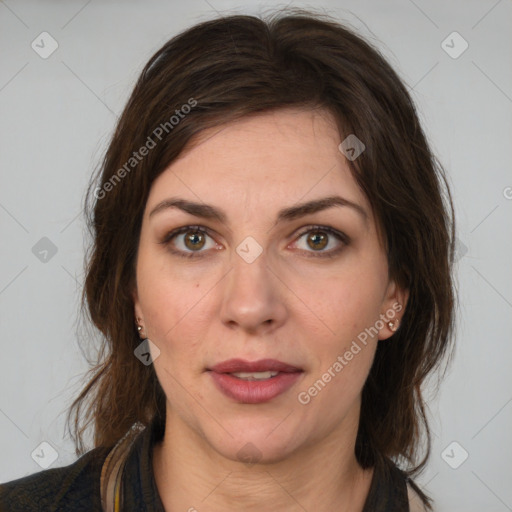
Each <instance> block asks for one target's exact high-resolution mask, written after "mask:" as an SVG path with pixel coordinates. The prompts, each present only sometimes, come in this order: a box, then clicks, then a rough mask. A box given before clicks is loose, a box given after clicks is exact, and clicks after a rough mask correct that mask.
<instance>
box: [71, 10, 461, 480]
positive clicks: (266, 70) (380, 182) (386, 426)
mask: <svg viewBox="0 0 512 512" xmlns="http://www.w3.org/2000/svg"><path fill="white" fill-rule="evenodd" d="M185 106H188V107H187V108H185ZM189 107H190V108H189ZM285 107H305V108H323V109H327V110H328V111H330V112H331V113H332V114H333V115H334V117H335V119H336V121H337V123H338V124H339V129H340V137H341V138H340V141H341V140H343V138H344V137H346V136H347V135H348V134H352V133H353V134H355V135H356V136H357V137H358V138H359V139H360V140H362V141H363V142H364V144H365V146H366V150H365V151H364V152H363V153H362V154H361V155H360V156H359V157H358V158H357V159H356V160H354V161H353V162H349V164H350V166H351V171H352V173H353V176H354V178H355V179H356V181H357V183H358V184H359V186H360V187H361V189H362V190H363V191H364V193H365V194H366V196H367V197H368V199H369V202H370V204H371V205H372V208H373V211H374V214H375V218H376V219H377V223H378V228H379V230H380V232H381V233H382V234H383V239H384V242H385V247H386V250H387V255H388V262H389V273H390V277H392V278H393V279H395V280H396V282H397V283H398V284H399V285H401V286H403V287H405V288H408V289H409V292H410V296H409V301H408V304H407V308H406V310H405V313H404V316H403V319H402V323H401V326H400V328H399V330H398V331H397V332H396V333H395V334H394V335H393V336H392V338H391V339H390V340H388V341H387V342H385V343H379V344H378V348H377V352H376V355H375V360H374V364H373V366H372V368H371V371H370V374H369V377H368V379H367V382H366V384H365V386H364V389H363V393H362V406H361V416H360V425H359V432H358V436H357V441H356V455H357V458H358V460H359V462H360V464H361V465H362V466H363V467H369V466H372V465H374V464H375V461H376V458H377V457H382V456H385V457H393V458H395V459H396V460H398V459H401V460H402V462H404V463H406V464H407V465H408V466H409V474H413V473H414V472H417V471H419V469H421V468H422V467H423V466H424V464H425V463H426V460H427V457H428V455H429V451H430V432H429V429H428V424H427V418H426V414H425V402H424V399H423V398H422V394H421V385H422V383H423V381H424V380H425V378H426V376H427V375H428V374H429V373H430V372H431V371H432V370H433V369H434V368H436V367H438V366H439V363H440V362H441V361H442V360H443V356H444V355H445V354H446V353H447V351H448V349H449V348H450V345H451V340H452V337H453V336H452V332H453V309H454V292H453V285H452V272H451V269H452V265H453V240H454V222H453V205H452V200H451V196H450V193H449V188H448V185H447V183H446V178H445V176H444V172H443V170H442V168H441V166H440V165H439V164H438V162H437V161H436V159H435V157H434V156H433V155H432V153H431V151H430V148H429V146H428V143H427V141H426V138H425V135H424V133H423V131H422V128H421V127H420V124H419V120H418V116H417V114H416V111H415V107H414V105H413V103H412V100H411V98H410V96H409V94H408V92H407V90H406V88H405V86H404V85H403V83H402V82H401V80H400V79H399V77H398V76H397V74H396V73H395V72H394V71H393V69H392V68H391V67H390V65H389V64H388V63H387V62H386V61H385V59H384V58H383V57H382V56H381V55H380V53H379V52H378V51H377V50H376V49H374V48H373V47H372V46H370V45H369V44H368V43H367V42H365V41H364V40H362V39H361V38H360V37H359V36H357V35H355V33H353V32H352V31H351V30H349V29H347V28H345V27H344V26H342V25H340V24H338V23H336V22H335V21H333V20H332V19H330V18H326V17H325V16H319V15H316V14H311V13H309V12H304V11H296V10H295V11H293V12H291V13H290V11H288V12H285V13H277V15H273V16H272V17H270V18H268V20H267V21H263V20H261V19H259V18H256V17H252V16H239V15H237V16H230V17H224V18H219V19H215V20H212V21H207V22H203V23H201V24H199V25H196V26H194V27H192V28H190V29H188V30H186V31H185V32H183V33H181V34H180V35H178V36H176V37H175V38H173V39H171V40H170V41H169V42H167V43H166V44H165V45H164V46H163V47H162V48H161V49H160V50H159V51H158V52H157V53H156V54H155V55H154V56H153V57H152V58H151V59H150V61H149V62H148V63H147V65H146V66H145V67H144V69H143V71H142V74H141V76H140V78H139V79H138V81H137V83H136V85H135V88H134V91H133V93H132V95H131V97H130V99H129V101H128V104H127V106H126V108H125V109H124V112H123V113H122V115H121V117H120V119H119V122H118V124H117V127H116V130H115V133H114V135H113V137H112V140H111V143H110V146H109V148H108V150H107V152H106V155H105V158H104V160H103V162H102V166H101V168H100V169H99V173H98V178H99V182H97V183H99V184H95V183H94V182H92V183H91V186H90V187H89V190H88V193H87V197H86V201H85V209H86V214H87V219H88V225H89V228H90V230H91V234H92V236H93V242H94V243H93V246H92V251H91V252H90V255H88V256H87V262H88V263H87V269H86V273H87V274H86V281H85V287H84V293H83V305H84V307H85V305H87V306H88V312H89V314H90V318H91V320H92V322H93V323H94V325H95V326H96V327H97V328H98V329H99V330H100V331H101V333H102V334H103V339H104V341H103V345H102V347H101V352H100V357H99V361H98V364H97V365H95V366H94V367H93V368H92V369H91V370H89V371H90V372H91V378H90V380H89V382H88V384H87V385H86V387H85V388H84V389H83V391H82V392H81V394H80V395H79V396H78V398H77V399H76V400H75V401H74V402H73V404H72V406H71V409H70V411H69V416H68V422H69V418H70V416H71V413H72V411H75V421H74V435H73V434H72V437H73V439H74V440H75V443H76V445H77V454H82V453H83V450H84V448H83V442H82V435H83V432H84V431H85V429H86V428H87V426H88V425H89V424H90V423H91V421H93V424H94V445H95V446H96V447H98V446H111V445H113V444H114V443H115V442H116V441H117V440H119V439H120V438H121V437H122V436H123V435H124V434H125V433H126V432H127V431H128V430H129V429H130V427H131V426H132V425H133V424H134V423H136V422H141V423H142V424H144V425H147V424H148V423H149V422H151V420H152V419H153V418H154V417H155V415H159V416H160V417H161V418H165V400H166V399H165V395H164V393H163V390H162V388H161V387H160V384H159V382H158V380H157V377H156V374H155V371H154V369H153V366H152V365H150V366H145V365H144V364H141V362H140V361H139V360H138V359H137V358H136V357H134V353H133V351H134V349H135V347H136V346H137V345H138V344H139V343H140V340H139V337H138V334H137V331H136V329H135V323H134V307H133V300H132V295H131V291H132V290H133V287H134V284H135V261H136V254H137V247H138V242H139V235H140V229H141V222H142V215H143V212H144V208H145V205H146V200H147V197H148V193H149V190H150V187H151V184H152V183H153V182H154V180H155V179H156V178H157V176H158V175H159V174H160V173H162V172H163V171H164V170H165V169H166V168H167V167H168V166H169V164H170V163H171V162H172V161H173V160H174V159H176V158H177V157H178V155H180V153H181V152H182V151H183V150H184V148H185V146H186V145H187V144H189V143H190V142H191V141H192V140H193V137H194V136H197V135H198V134H199V133H200V132H202V131H203V130H205V129H206V128H210V127H214V126H220V125H222V124H224V123H227V122H229V121H232V120H235V119H238V118H241V117H244V116H248V115H251V114H255V113H258V112H265V111H270V110H275V109H280V108H285ZM173 116H174V118H173ZM158 128H160V131H158ZM156 134H159V135H160V138H159V137H158V136H157V135H156ZM150 139H151V141H152V142H153V143H154V146H153V145H152V144H150ZM157 139H158V140H157ZM160 139H161V140H160ZM143 146H146V148H148V147H149V146H151V148H150V150H149V151H144V152H143V151H142V150H140V151H139V149H140V148H142V147H143ZM134 152H137V155H138V156H137V157H135V156H134ZM139 153H140V154H139ZM142 153H144V154H145V156H143V157H142V156H141V155H142ZM122 169H124V172H123V171H122ZM86 399H88V407H87V409H86V411H85V417H84V421H83V425H81V426H80V423H81V416H80V412H81V410H82V407H83V406H84V405H85V403H86V402H87V400H86ZM85 420H87V421H85ZM424 434H426V440H427V443H426V449H425V454H424V457H423V459H422V460H421V461H420V462H419V463H418V461H417V456H418V451H419V446H420V444H421V442H420V441H422V436H423V435H424Z"/></svg>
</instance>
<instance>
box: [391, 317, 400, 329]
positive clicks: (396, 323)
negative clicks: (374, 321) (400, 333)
mask: <svg viewBox="0 0 512 512" xmlns="http://www.w3.org/2000/svg"><path fill="white" fill-rule="evenodd" d="M399 324H400V321H399V320H398V318H397V319H396V320H390V321H389V322H388V327H389V328H390V330H392V331H393V332H396V331H397V330H398V326H399Z"/></svg>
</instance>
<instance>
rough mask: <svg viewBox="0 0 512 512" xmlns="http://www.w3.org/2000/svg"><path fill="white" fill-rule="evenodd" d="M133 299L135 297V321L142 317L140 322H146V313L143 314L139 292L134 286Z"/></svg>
mask: <svg viewBox="0 0 512 512" xmlns="http://www.w3.org/2000/svg"><path fill="white" fill-rule="evenodd" d="M132 299H133V312H134V315H135V318H134V321H137V319H140V323H141V324H142V325H143V324H144V315H143V314H142V309H141V307H140V302H139V293H138V291H137V287H136V286H134V287H133V289H132Z"/></svg>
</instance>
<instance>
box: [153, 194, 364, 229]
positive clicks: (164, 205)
mask: <svg viewBox="0 0 512 512" xmlns="http://www.w3.org/2000/svg"><path fill="white" fill-rule="evenodd" d="M334 206H345V207H348V208H351V209H352V210H354V211H355V212H357V213H358V214H359V215H360V216H361V217H362V218H363V220H364V222H365V223H367V222H368V213H367V212H366V210H365V209H364V208H363V207H362V206H360V205H359V204H357V203H354V202H352V201H349V200H348V199H345V198H343V197H340V196H329V197H324V198H321V199H314V200H312V201H308V202H306V203H301V204H298V205H295V206H290V207H288V208H283V209H282V210H280V211H279V213H278V214H277V220H276V224H279V223H280V222H283V221H291V220H294V219H298V218H300V217H304V216H305V215H310V214H312V213H316V212H319V211H322V210H326V209H328V208H332V207H334ZM169 208H177V209H179V210H182V211H184V212H186V213H189V214H191V215H194V216H195V217H201V218H203V219H211V220H217V221H219V222H221V223H222V224H227V215H226V214H225V212H224V211H222V210H220V209H218V208H215V207H214V206H211V205H208V204H204V203H195V202H193V201H189V200H187V199H180V198H169V199H164V200H163V201H161V202H160V203H158V204H157V205H156V206H155V207H154V208H153V209H152V210H151V212H150V214H149V217H152V216H153V215H155V214H157V213H159V212H162V211H165V210H167V209H169Z"/></svg>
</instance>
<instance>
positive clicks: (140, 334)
mask: <svg viewBox="0 0 512 512" xmlns="http://www.w3.org/2000/svg"><path fill="white" fill-rule="evenodd" d="M140 321H141V320H140V318H137V322H136V325H137V331H138V333H139V336H140V338H141V339H146V338H147V336H146V333H145V332H144V333H143V332H142V329H143V327H142V325H140V323H139V322H140Z"/></svg>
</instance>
